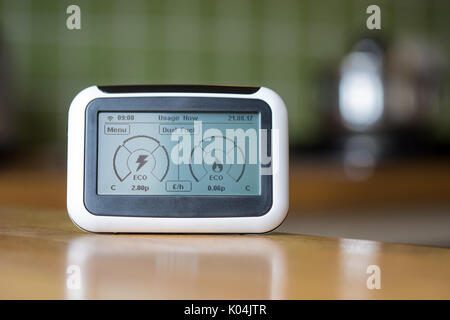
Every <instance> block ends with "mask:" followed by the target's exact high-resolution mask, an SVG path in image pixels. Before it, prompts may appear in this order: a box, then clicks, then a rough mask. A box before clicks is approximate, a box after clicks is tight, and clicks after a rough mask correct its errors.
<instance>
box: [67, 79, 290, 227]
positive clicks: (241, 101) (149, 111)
mask: <svg viewBox="0 0 450 320" xmlns="http://www.w3.org/2000/svg"><path fill="white" fill-rule="evenodd" d="M287 150H288V143H287V113H286V108H285V106H284V104H283V102H282V100H281V99H280V98H279V96H278V95H277V94H276V93H275V92H273V91H271V90H269V89H266V88H255V87H220V86H118V87H90V88H87V89H85V90H83V91H82V92H80V94H78V95H77V97H76V98H75V99H74V101H73V102H72V105H71V107H70V111H69V124H68V168H67V170H68V176H67V177H68V178H67V208H68V212H69V215H70V217H71V218H72V220H73V221H74V222H75V223H76V224H77V225H78V226H79V227H81V228H82V229H85V230H88V231H93V232H222V233H224V232H233V233H235V232H239V233H259V232H267V231H270V230H272V229H274V228H275V227H276V226H278V225H279V224H280V223H281V221H282V220H283V219H284V217H285V215H286V213H287V207H288V186H287V185H288V183H287V181H288V154H287V152H288V151H287Z"/></svg>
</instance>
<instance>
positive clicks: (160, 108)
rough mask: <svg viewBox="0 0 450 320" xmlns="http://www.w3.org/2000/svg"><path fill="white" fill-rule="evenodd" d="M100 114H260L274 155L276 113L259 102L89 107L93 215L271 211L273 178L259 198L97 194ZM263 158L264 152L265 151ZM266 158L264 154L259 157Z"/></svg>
mask: <svg viewBox="0 0 450 320" xmlns="http://www.w3.org/2000/svg"><path fill="white" fill-rule="evenodd" d="M100 112H207V113H214V112H218V113H226V112H229V113H259V114H260V129H266V130H267V132H268V135H267V141H268V144H269V146H268V148H267V149H268V150H269V152H268V153H269V154H268V156H271V154H270V152H271V145H270V141H271V136H270V131H271V129H272V112H271V109H270V107H269V105H268V104H267V103H266V102H264V101H262V100H259V99H242V98H214V97H115V98H97V99H94V100H92V101H91V102H90V103H89V104H88V106H87V107H86V114H85V117H86V118H85V157H84V159H85V166H84V205H85V207H86V209H87V210H88V211H89V212H90V213H92V214H94V215H102V216H128V217H130V216H132V217H180V218H193V217H204V218H207V217H211V218H212V217H255V216H262V215H264V214H266V213H267V212H268V211H269V210H270V209H271V207H272V195H273V192H272V175H261V176H260V178H261V180H260V190H261V193H260V195H243V196H240V195H238V196H236V195H221V196H216V195H195V196H190V195H99V194H97V178H98V177H97V165H98V164H97V153H98V115H99V113H100ZM260 153H261V148H260ZM260 156H261V154H260Z"/></svg>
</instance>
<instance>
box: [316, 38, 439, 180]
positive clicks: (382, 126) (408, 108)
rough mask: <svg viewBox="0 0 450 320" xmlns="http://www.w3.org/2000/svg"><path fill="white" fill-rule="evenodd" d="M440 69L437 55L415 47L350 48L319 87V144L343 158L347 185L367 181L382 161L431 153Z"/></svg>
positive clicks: (361, 44)
mask: <svg viewBox="0 0 450 320" xmlns="http://www.w3.org/2000/svg"><path fill="white" fill-rule="evenodd" d="M445 67H446V65H445V59H444V58H443V57H442V56H441V55H440V53H439V51H438V50H436V49H434V48H433V46H432V45H431V44H423V43H421V42H420V41H410V42H404V43H399V44H396V45H393V46H385V45H383V44H382V42H381V41H379V40H376V39H372V38H364V39H362V40H359V41H357V42H356V43H355V45H354V46H353V47H352V49H351V51H350V52H349V53H348V54H347V55H346V56H345V57H344V58H343V59H342V61H341V63H340V65H339V70H338V72H337V74H335V75H334V76H331V77H330V79H332V80H331V81H328V80H325V81H324V83H326V84H325V85H324V86H323V89H324V94H323V97H324V101H325V102H324V105H325V109H324V118H325V129H324V132H325V135H324V139H325V140H326V141H327V143H328V145H329V146H334V148H335V150H336V149H337V150H338V151H339V153H340V154H341V155H342V157H341V158H342V159H343V165H344V168H345V171H346V173H347V175H348V177H349V178H350V179H354V180H364V179H366V178H368V177H369V176H370V175H371V173H372V171H373V168H374V167H375V165H376V163H377V162H378V161H379V160H380V159H383V158H386V157H393V156H405V155H408V156H410V155H414V156H417V155H422V154H423V153H424V152H428V151H436V150H435V148H434V146H435V143H434V140H433V125H434V123H433V121H434V119H436V117H437V116H438V115H439V112H440V108H441V107H442V104H443V103H442V100H443V87H444V79H443V78H444V72H443V70H444V68H445ZM328 75H329V73H328ZM332 149H333V148H332ZM444 151H445V150H444Z"/></svg>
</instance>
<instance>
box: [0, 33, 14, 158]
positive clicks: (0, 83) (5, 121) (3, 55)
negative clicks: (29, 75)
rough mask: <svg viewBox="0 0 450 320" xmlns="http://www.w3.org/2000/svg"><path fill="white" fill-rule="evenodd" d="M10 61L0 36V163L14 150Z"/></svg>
mask: <svg viewBox="0 0 450 320" xmlns="http://www.w3.org/2000/svg"><path fill="white" fill-rule="evenodd" d="M10 66H11V61H10V59H9V55H8V50H7V48H6V45H5V42H4V41H3V37H2V35H1V34H0V161H1V162H5V161H6V160H8V156H9V154H10V153H11V152H12V150H13V149H14V140H13V138H14V129H15V127H14V123H15V121H14V112H13V111H14V109H13V108H12V102H11V96H12V95H11V91H12V84H11V71H10Z"/></svg>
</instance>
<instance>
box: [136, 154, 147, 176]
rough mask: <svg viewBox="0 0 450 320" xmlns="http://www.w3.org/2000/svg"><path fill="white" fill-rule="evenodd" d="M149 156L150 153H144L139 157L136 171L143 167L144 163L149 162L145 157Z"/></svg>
mask: <svg viewBox="0 0 450 320" xmlns="http://www.w3.org/2000/svg"><path fill="white" fill-rule="evenodd" d="M147 157H148V155H146V154H142V155H140V156H139V157H138V158H137V160H136V163H139V166H138V167H137V169H136V172H138V171H139V169H140V168H142V167H143V166H144V164H146V163H147V162H148V161H147V160H145V159H147Z"/></svg>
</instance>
